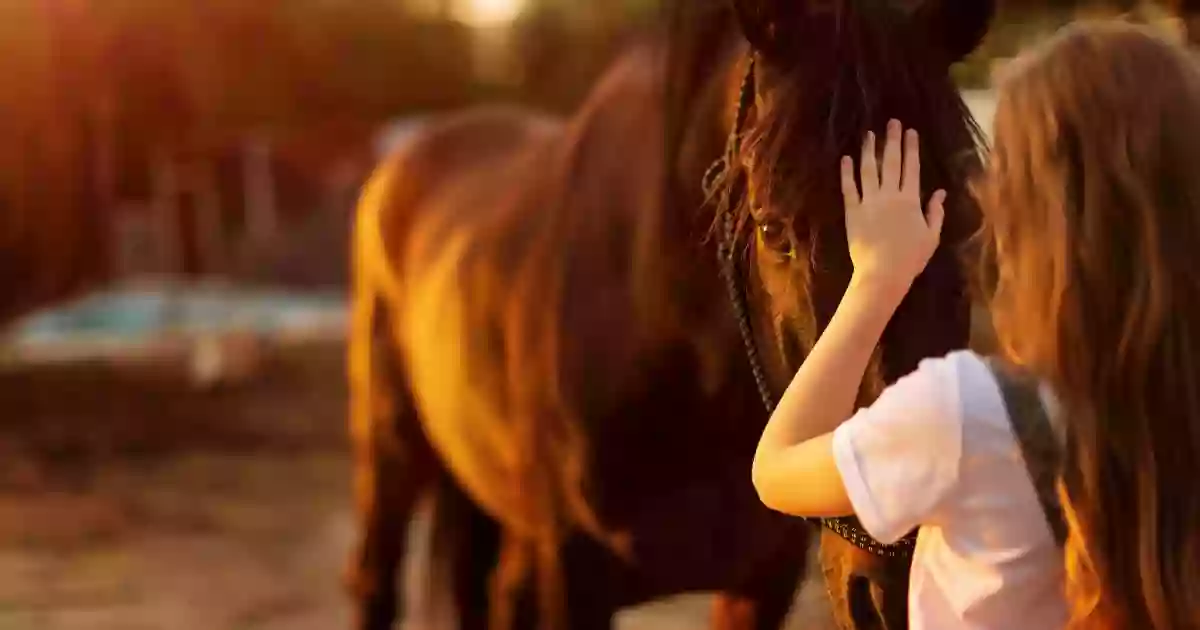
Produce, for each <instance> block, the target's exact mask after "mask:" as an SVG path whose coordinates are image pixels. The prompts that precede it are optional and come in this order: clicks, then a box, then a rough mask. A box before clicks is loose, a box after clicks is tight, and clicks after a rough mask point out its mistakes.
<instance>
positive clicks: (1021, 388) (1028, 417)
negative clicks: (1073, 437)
mask: <svg viewBox="0 0 1200 630" xmlns="http://www.w3.org/2000/svg"><path fill="white" fill-rule="evenodd" d="M985 362H986V363H987V365H988V368H989V369H991V371H992V374H993V375H994V376H995V378H996V383H997V384H998V385H999V386H1000V396H1001V397H1002V398H1003V399H1004V407H1005V409H1006V410H1007V411H1008V419H1009V423H1010V424H1011V426H1012V431H1013V436H1014V437H1015V438H1016V440H1017V445H1018V446H1019V447H1020V449H1021V458H1022V459H1023V460H1024V461H1025V471H1026V472H1027V473H1029V480H1030V481H1031V482H1032V483H1033V487H1034V490H1036V491H1037V497H1038V502H1039V503H1041V505H1042V513H1043V514H1044V515H1045V516H1046V522H1047V523H1048V524H1049V525H1050V532H1051V533H1052V534H1053V535H1054V542H1056V543H1057V544H1058V546H1060V547H1061V546H1063V544H1064V543H1065V542H1066V540H1067V524H1066V520H1065V519H1064V518H1063V513H1062V506H1061V505H1059V502H1058V492H1057V490H1056V488H1055V485H1056V483H1057V480H1058V466H1059V460H1060V449H1059V445H1058V438H1057V436H1056V435H1055V434H1054V427H1053V425H1051V424H1050V417H1049V415H1047V413H1046V408H1045V406H1044V405H1043V404H1042V398H1041V396H1040V395H1039V393H1038V385H1037V382H1035V381H1033V380H1031V379H1030V378H1028V377H1027V376H1026V375H1024V374H1020V373H1019V372H1017V371H1016V370H1015V369H1014V368H1013V367H1012V366H1010V365H1008V364H1006V363H1004V362H1002V361H1000V360H999V359H996V358H990V357H989V358H988V359H987V360H986V361H985Z"/></svg>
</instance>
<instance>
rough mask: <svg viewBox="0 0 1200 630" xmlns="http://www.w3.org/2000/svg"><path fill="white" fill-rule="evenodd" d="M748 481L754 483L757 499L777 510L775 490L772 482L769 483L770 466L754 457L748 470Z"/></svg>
mask: <svg viewBox="0 0 1200 630" xmlns="http://www.w3.org/2000/svg"><path fill="white" fill-rule="evenodd" d="M750 481H751V482H752V483H753V484H754V491H755V493H757V494H758V500H759V501H761V502H762V504H763V505H765V506H767V507H768V508H771V509H772V510H776V511H778V509H779V508H778V507H777V506H776V505H775V504H776V499H777V496H776V492H775V488H774V484H773V483H771V475H770V467H769V466H768V465H767V464H765V463H763V462H762V461H760V460H758V459H755V460H754V466H753V467H752V468H751V471H750Z"/></svg>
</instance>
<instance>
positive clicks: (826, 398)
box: [755, 278, 907, 468]
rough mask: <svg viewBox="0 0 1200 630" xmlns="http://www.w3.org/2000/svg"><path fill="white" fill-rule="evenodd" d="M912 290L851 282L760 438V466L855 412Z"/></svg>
mask: <svg viewBox="0 0 1200 630" xmlns="http://www.w3.org/2000/svg"><path fill="white" fill-rule="evenodd" d="M906 290H907V287H905V286H897V285H896V283H893V282H889V281H886V280H878V281H876V280H869V279H862V278H856V279H855V280H853V281H851V283H850V287H849V288H848V289H847V290H846V294H845V296H843V298H842V301H841V303H840V304H839V305H838V309H837V312H836V313H834V316H833V319H832V320H831V321H830V322H829V326H828V327H827V328H826V329H825V331H824V332H823V333H822V334H821V337H820V339H819V340H818V341H817V343H816V345H815V346H814V347H813V349H812V352H810V353H809V354H808V356H807V357H805V359H804V363H803V364H802V365H801V366H800V371H799V372H797V373H796V376H795V377H794V378H793V379H792V382H791V384H790V385H789V386H788V388H787V391H785V392H784V394H783V398H782V399H781V400H780V401H779V406H778V407H777V408H776V409H775V412H774V413H773V414H772V415H771V419H770V421H769V422H768V423H767V428H766V430H765V431H764V432H763V435H762V439H761V440H759V444H758V451H757V452H756V454H755V467H756V468H757V467H759V466H760V465H761V464H762V462H763V461H769V460H770V458H772V457H773V456H775V455H776V454H778V453H779V452H780V451H782V450H784V449H786V448H788V447H790V446H793V445H795V444H799V443H801V442H804V441H806V440H809V439H812V438H814V437H817V436H820V435H824V434H826V433H829V432H830V431H833V430H834V429H836V428H837V427H838V425H840V424H841V423H842V422H844V421H845V420H846V419H847V418H849V417H850V415H851V414H852V413H853V412H854V404H855V399H856V398H857V396H858V390H859V387H860V385H861V384H862V378H863V374H864V373H865V372H866V369H867V364H868V363H869V362H870V360H871V354H872V353H873V352H874V350H875V347H876V346H877V345H878V344H879V339H880V337H882V336H883V331H884V329H885V328H886V327H887V323H888V321H889V320H890V319H891V317H892V313H893V312H894V311H895V310H896V307H897V306H898V305H899V303H900V300H901V299H903V296H904V293H905V291H906Z"/></svg>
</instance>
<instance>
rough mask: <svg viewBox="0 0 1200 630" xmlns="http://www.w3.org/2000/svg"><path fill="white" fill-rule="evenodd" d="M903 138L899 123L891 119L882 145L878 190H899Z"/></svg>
mask: <svg viewBox="0 0 1200 630" xmlns="http://www.w3.org/2000/svg"><path fill="white" fill-rule="evenodd" d="M903 138H904V129H903V127H901V126H900V121H898V120H896V119H894V118H893V119H892V120H889V121H888V125H887V140H886V141H885V142H884V144H883V174H882V175H881V176H880V178H879V179H880V188H881V189H883V190H898V189H899V188H900V169H901V167H902V164H901V161H900V160H901V157H900V151H901V148H900V144H901V142H902V140H903Z"/></svg>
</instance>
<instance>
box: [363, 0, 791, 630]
mask: <svg viewBox="0 0 1200 630" xmlns="http://www.w3.org/2000/svg"><path fill="white" fill-rule="evenodd" d="M703 22H704V23H703V24H696V23H693V24H690V25H689V26H690V27H691V28H692V29H693V33H692V35H691V37H690V38H689V41H690V42H692V43H694V44H695V45H694V46H691V47H686V46H681V47H680V50H681V53H680V54H681V55H687V58H686V59H683V60H681V62H680V66H681V67H686V68H688V69H689V71H688V72H680V75H681V76H680V80H679V81H678V82H677V83H676V82H670V83H671V85H668V83H669V82H668V81H667V69H668V66H669V65H673V64H669V63H668V56H669V53H670V51H668V49H667V47H666V46H665V45H664V43H663V41H661V39H659V38H655V40H654V41H652V42H649V43H642V44H639V45H637V46H634V47H633V48H632V49H631V50H630V51H629V52H628V53H627V54H625V55H624V56H623V57H622V58H621V59H620V61H619V62H618V63H617V64H615V66H614V67H613V68H612V69H611V70H610V71H609V72H608V73H607V75H606V76H605V77H604V78H603V79H602V80H601V81H600V84H599V85H598V87H597V88H596V89H595V91H594V92H593V93H592V94H591V95H590V97H589V98H588V99H587V101H586V103H585V104H584V106H583V107H582V108H581V110H580V111H579V112H578V114H576V115H575V116H574V117H573V118H572V119H571V120H569V121H566V122H560V121H557V120H553V119H549V118H546V117H543V116H540V115H537V114H534V113H530V112H527V111H521V110H516V109H497V108H492V109H483V110H476V111H471V112H465V113H460V114H455V115H451V116H448V117H446V118H445V119H443V120H441V121H440V122H437V123H434V124H433V125H431V126H430V127H429V128H427V129H426V130H425V131H424V132H422V135H421V136H420V137H419V138H417V139H416V140H414V141H413V142H412V143H410V144H409V145H407V146H406V147H405V148H404V149H402V150H401V151H400V152H399V153H398V154H396V155H395V156H393V157H392V158H391V159H390V160H389V161H388V162H387V163H386V164H384V165H383V166H381V167H380V169H379V170H378V172H377V173H376V174H375V175H374V177H373V178H372V181H371V182H370V183H369V184H368V187H367V189H366V191H365V192H364V197H363V200H362V203H361V209H360V212H359V216H358V221H357V229H356V236H355V261H354V266H355V280H354V307H353V308H354V314H353V317H354V327H353V331H352V340H351V368H350V369H351V381H352V397H353V400H352V405H353V410H352V416H353V419H352V433H353V438H354V443H355V446H356V451H357V458H358V465H357V470H358V481H357V483H358V503H359V507H360V511H361V514H362V517H363V520H362V524H361V526H362V529H361V539H360V545H359V549H358V551H357V553H356V555H355V557H354V563H353V564H354V566H353V567H352V569H353V578H354V586H355V589H356V593H357V597H358V613H359V614H358V625H359V627H362V628H387V627H390V624H391V622H392V619H393V617H394V616H395V615H396V609H397V606H396V596H395V592H396V589H395V588H394V581H395V578H396V569H397V565H398V563H399V561H400V558H401V557H402V556H403V555H404V552H405V549H404V544H403V543H404V536H403V534H402V532H403V531H404V528H405V526H406V525H407V523H408V520H409V518H410V516H411V514H412V511H413V508H414V505H415V504H416V502H417V500H418V498H419V496H420V495H421V494H423V493H426V492H428V491H430V490H432V489H434V488H438V489H439V490H440V491H439V493H438V495H439V496H438V501H439V505H438V510H437V517H436V529H435V536H436V537H437V538H439V540H437V541H435V543H436V544H435V553H434V555H435V557H434V562H435V564H437V565H438V566H442V565H444V564H449V565H451V569H452V571H450V573H451V574H452V575H451V578H452V579H453V582H454V584H455V591H456V596H457V598H458V606H457V609H458V612H459V616H460V623H461V625H462V626H463V627H481V626H482V625H484V624H485V622H486V621H487V619H486V618H485V617H484V616H483V613H484V611H486V610H487V608H488V599H489V596H490V597H491V600H492V603H493V604H497V605H496V606H493V607H492V609H493V610H494V611H497V612H496V617H498V618H499V619H498V620H499V621H501V622H504V621H509V619H506V617H508V615H507V614H506V610H512V611H515V612H517V613H520V616H521V617H522V618H519V619H517V621H518V622H520V625H527V623H526V620H525V619H524V618H523V617H524V614H525V611H526V610H528V609H529V608H530V606H529V605H528V604H526V602H531V603H533V605H534V606H533V607H535V608H539V609H540V610H538V611H537V613H538V614H537V615H536V616H539V617H540V618H541V619H543V620H544V621H545V620H559V621H560V622H562V623H563V625H565V627H569V628H572V629H585V628H589V627H608V626H609V623H610V619H611V617H612V615H613V613H614V612H615V611H616V610H617V609H619V608H620V607H624V606H627V605H631V604H635V603H637V602H641V601H645V600H648V599H653V598H655V597H658V596H660V595H665V594H670V593H676V592H683V591H700V590H723V591H729V592H731V593H738V594H743V595H745V596H747V597H748V598H749V599H750V600H753V601H756V602H759V603H763V604H764V607H763V608H762V609H761V610H760V611H759V613H760V614H759V617H760V623H761V625H762V627H777V626H778V624H779V623H780V621H781V620H782V618H783V616H784V615H785V614H786V612H787V610H788V608H789V606H790V604H791V601H792V598H793V596H794V590H795V586H796V584H797V581H798V579H799V576H800V575H801V574H802V573H803V571H804V560H805V557H806V551H807V549H808V547H809V535H808V534H809V530H808V528H807V527H806V526H805V525H804V524H803V523H801V522H798V521H796V520H794V519H788V518H785V517H782V516H779V515H775V514H772V513H770V512H769V511H767V510H766V509H765V508H763V507H762V506H761V505H759V504H758V502H757V499H756V497H755V495H754V492H753V489H752V487H751V486H750V484H749V477H748V473H747V471H748V470H749V468H748V466H749V463H750V459H751V456H752V453H753V448H754V443H755V441H756V439H757V434H758V432H759V431H760V430H761V428H762V426H763V423H764V421H765V414H763V412H762V410H761V408H760V407H758V406H757V405H758V403H757V400H756V398H755V395H754V393H753V392H754V390H753V382H752V381H751V380H750V379H749V377H748V373H747V372H746V369H745V363H744V359H743V358H742V356H741V345H740V341H739V340H738V336H737V331H736V324H735V322H734V320H733V319H732V318H731V317H730V315H729V310H728V305H727V302H726V301H725V300H724V299H723V298H722V296H723V293H722V289H721V285H720V283H719V274H718V269H717V265H716V260H715V257H714V256H713V254H712V252H711V251H710V250H709V248H708V247H706V246H705V245H704V244H703V237H704V234H705V232H706V230H707V227H708V224H709V223H710V219H709V218H707V217H706V216H705V215H704V214H703V212H701V208H702V205H703V202H704V198H703V196H702V194H701V191H700V187H699V183H700V181H701V176H702V174H703V172H704V170H705V168H706V167H707V166H708V164H710V163H711V161H712V160H713V159H715V158H716V157H717V156H719V155H720V153H721V149H722V146H723V143H724V136H725V134H726V133H727V127H726V126H725V125H723V124H722V113H723V112H725V111H727V110H728V109H729V107H730V106H731V104H732V102H733V97H734V96H735V93H736V81H737V76H736V69H735V68H734V64H733V61H734V60H735V59H736V57H737V56H738V55H739V54H740V53H741V52H742V50H741V49H740V47H739V43H740V42H739V39H740V38H739V36H738V35H737V32H736V26H735V22H734V21H733V20H732V18H731V16H730V15H729V14H728V13H727V12H725V11H724V10H719V11H716V12H714V13H712V14H711V15H706V16H705V20H703ZM714 68H718V69H720V68H724V70H723V71H722V70H718V71H717V72H715V73H713V69H714ZM693 71H694V72H693ZM710 73H712V74H710ZM684 75H686V76H684ZM710 77H715V78H713V79H712V80H709V78H710ZM667 98H670V99H671V100H673V101H676V100H677V101H679V102H681V103H687V105H688V107H687V108H686V109H687V116H686V117H685V119H682V120H680V121H672V122H678V123H679V128H678V129H675V128H674V126H672V129H671V130H670V133H668V124H667V121H666V120H665V117H664V106H663V105H664V102H665V100H666V99H667ZM668 135H670V136H672V137H673V138H676V139H677V140H672V141H670V142H668V141H667V140H666V139H667V138H668ZM667 144H671V145H672V146H671V147H670V148H669V149H668V147H667V146H666V145H667ZM668 153H671V154H672V155H674V156H676V157H673V158H672V159H671V160H670V162H671V165H672V167H671V168H670V169H665V168H664V165H665V164H666V163H667V160H665V159H664V156H665V155H666V154H668ZM668 171H669V172H668ZM585 483H586V487H585V485H584V484H585ZM497 559H499V561H498V562H497ZM494 567H495V571H493V568H494ZM489 580H490V582H489ZM489 583H490V587H489V588H484V587H485V586H486V585H488V584H489ZM525 584H533V585H535V586H536V588H534V589H532V591H536V595H537V597H536V598H534V597H530V596H529V594H528V593H529V592H530V591H529V590H527V589H525V588H524V586H523V585H525ZM489 590H490V593H489V592H488V591H489ZM563 596H565V602H566V604H567V606H566V608H565V609H559V610H556V609H555V607H556V605H557V604H558V603H560V602H563V601H564V597H563ZM509 601H514V602H516V603H517V605H516V606H506V605H504V603H505V602H509ZM530 612H533V611H530ZM531 616H532V615H531Z"/></svg>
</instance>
